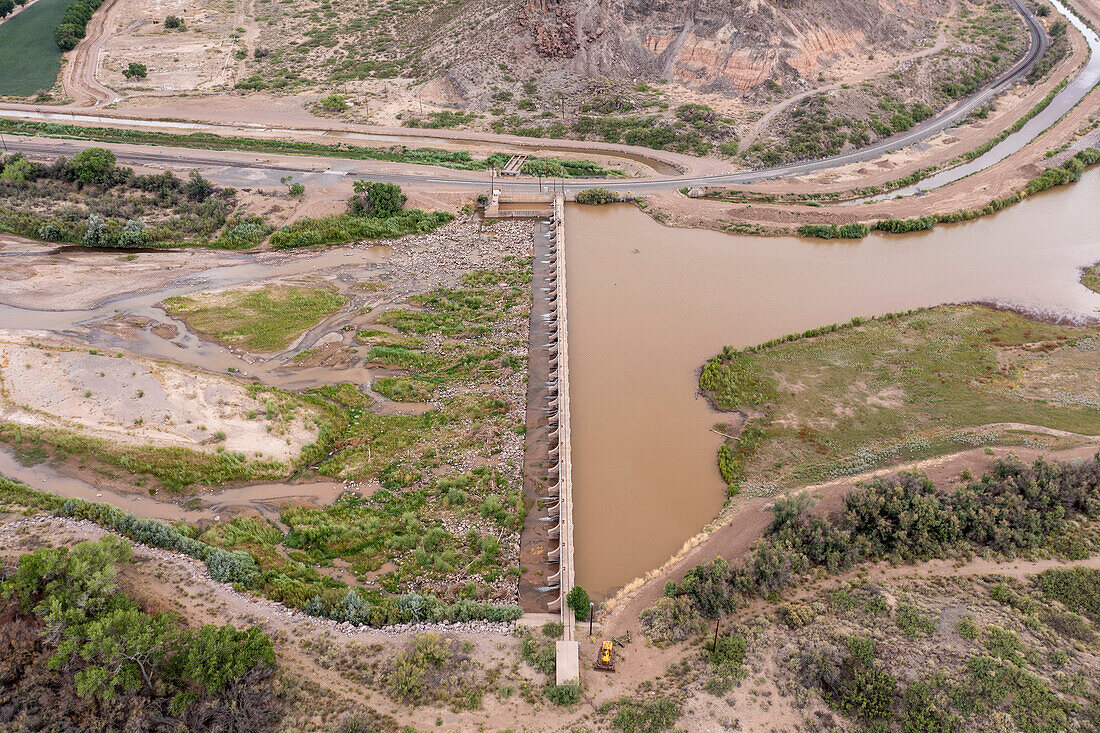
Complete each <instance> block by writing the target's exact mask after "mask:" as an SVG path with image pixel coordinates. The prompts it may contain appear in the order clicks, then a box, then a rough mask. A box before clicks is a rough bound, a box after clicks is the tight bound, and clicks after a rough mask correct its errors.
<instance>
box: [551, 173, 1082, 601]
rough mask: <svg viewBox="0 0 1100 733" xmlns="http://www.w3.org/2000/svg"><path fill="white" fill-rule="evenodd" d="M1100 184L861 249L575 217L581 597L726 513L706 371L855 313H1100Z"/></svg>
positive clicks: (640, 569)
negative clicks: (1095, 277) (701, 387)
mask: <svg viewBox="0 0 1100 733" xmlns="http://www.w3.org/2000/svg"><path fill="white" fill-rule="evenodd" d="M1098 211H1100V173H1098V172H1091V173H1088V174H1086V176H1085V177H1084V178H1083V179H1082V180H1081V181H1080V182H1079V183H1077V184H1076V185H1073V186H1070V187H1066V188H1059V189H1057V190H1056V191H1051V192H1048V193H1046V194H1042V195H1039V196H1035V197H1030V198H1028V199H1027V200H1025V201H1024V202H1022V203H1020V204H1018V205H1016V206H1013V207H1010V208H1009V209H1007V210H1005V211H1002V212H1001V213H999V214H997V215H996V216H992V217H985V218H982V219H978V220H976V221H973V222H970V223H966V224H955V225H950V226H939V227H936V229H934V230H932V231H928V232H921V233H914V234H907V235H894V236H878V235H875V236H869V237H867V238H866V239H863V240H860V241H839V240H828V241H825V240H811V239H797V238H789V237H785V238H770V239H769V238H760V237H742V236H731V235H727V234H722V233H718V232H707V231H693V230H684V229H670V228H666V227H663V226H660V225H659V224H657V223H655V222H654V221H653V220H652V219H650V218H649V217H648V216H646V215H645V214H643V213H642V212H640V211H638V210H637V209H635V208H633V207H629V206H625V205H624V206H614V207H585V206H576V205H574V206H571V207H570V209H569V212H568V214H567V216H566V220H567V227H568V231H569V242H570V247H569V248H568V255H567V257H568V267H569V281H568V282H569V337H570V379H571V385H570V387H571V403H572V405H573V411H572V416H573V417H572V425H573V432H572V435H573V484H574V491H573V496H574V541H575V545H576V551H577V570H576V572H577V582H578V583H579V584H580V585H583V586H584V587H585V588H586V589H588V590H589V591H590V592H592V593H593V595H595V596H596V597H599V598H606V597H608V596H609V595H611V594H613V592H614V590H615V589H617V588H619V587H621V586H622V585H624V584H625V583H627V582H629V581H630V580H632V579H633V578H635V577H637V576H640V575H643V574H644V573H645V572H646V571H648V570H649V569H651V568H654V567H657V566H659V565H661V564H662V563H663V562H664V561H665V560H667V559H668V558H669V557H670V556H672V555H673V554H674V553H676V552H677V550H679V549H680V547H681V546H682V544H683V542H684V541H685V540H686V539H688V538H689V537H691V536H692V535H693V534H695V533H696V532H698V531H699V530H701V529H702V528H703V527H704V526H705V525H706V524H707V523H708V522H709V521H710V520H711V519H713V518H714V516H715V515H716V514H717V513H718V511H719V510H720V509H721V507H722V504H723V501H724V498H725V486H724V484H723V483H722V481H721V479H720V477H719V475H718V470H717V466H716V451H717V448H718V445H719V443H720V440H721V439H720V438H719V436H718V435H716V434H714V433H712V432H710V428H711V427H712V426H713V425H714V423H716V422H719V421H721V417H720V416H719V415H717V414H716V413H714V412H712V411H711V410H710V409H709V408H708V406H707V404H706V403H705V402H704V401H703V399H702V398H700V397H698V396H697V390H696V377H697V374H698V369H699V368H700V367H701V366H702V364H703V363H704V362H705V361H706V360H707V359H709V358H710V357H711V356H713V355H714V354H715V353H717V352H718V351H719V350H721V348H722V347H723V346H724V345H727V344H730V345H733V346H737V347H741V346H746V345H750V344H754V343H760V342H762V341H767V340H768V339H771V338H774V337H776V336H781V335H783V334H787V333H791V332H796V331H803V330H805V329H807V328H812V327H815V326H820V325H824V324H828V323H834V322H841V321H847V320H849V319H851V318H852V317H853V316H857V315H858V316H869V315H874V314H878V313H884V312H891V311H901V310H907V309H910V308H915V307H919V306H930V305H937V304H941V303H951V302H963V301H979V300H980V301H990V302H997V303H1003V304H1012V305H1016V306H1021V307H1025V308H1030V309H1034V310H1039V311H1050V312H1055V313H1062V314H1073V315H1075V316H1079V317H1097V316H1098V315H1100V295H1097V294H1096V293H1093V292H1091V291H1090V290H1088V289H1086V288H1085V287H1084V286H1082V285H1081V284H1080V283H1079V282H1078V279H1079V277H1080V268H1081V267H1082V266H1084V265H1088V264H1091V263H1093V262H1095V261H1097V260H1100V215H1098V214H1097V212H1098Z"/></svg>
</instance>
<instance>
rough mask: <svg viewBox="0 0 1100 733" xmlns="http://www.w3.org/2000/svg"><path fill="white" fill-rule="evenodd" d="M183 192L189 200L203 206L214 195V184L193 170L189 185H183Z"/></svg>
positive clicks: (188, 180) (188, 181)
mask: <svg viewBox="0 0 1100 733" xmlns="http://www.w3.org/2000/svg"><path fill="white" fill-rule="evenodd" d="M183 192H184V194H186V196H187V198H189V199H191V200H192V201H197V202H199V203H200V204H201V203H202V202H203V201H206V199H208V198H210V196H211V195H212V194H213V193H214V184H213V183H211V182H210V181H208V180H206V179H205V178H203V177H202V176H201V175H199V172H198V171H197V170H192V171H191V174H190V176H189V177H188V179H187V183H185V184H184V185H183Z"/></svg>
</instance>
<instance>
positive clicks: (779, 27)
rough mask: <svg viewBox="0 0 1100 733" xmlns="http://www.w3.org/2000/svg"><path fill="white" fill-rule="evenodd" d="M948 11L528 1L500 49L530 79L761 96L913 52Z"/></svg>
mask: <svg viewBox="0 0 1100 733" xmlns="http://www.w3.org/2000/svg"><path fill="white" fill-rule="evenodd" d="M947 9H948V0H909V1H906V0H519V2H517V3H516V4H515V5H514V6H512V8H508V7H507V2H505V3H504V4H502V5H498V6H497V8H496V11H497V13H498V21H503V23H504V24H505V26H506V32H504V33H502V34H501V35H500V36H499V37H498V41H499V47H498V48H499V50H500V52H501V54H502V56H504V57H506V58H507V59H509V61H510V62H512V63H514V64H516V65H517V67H518V68H519V69H520V70H528V69H547V68H549V69H555V70H560V71H563V72H568V73H570V74H574V75H577V76H579V77H593V76H607V77H622V78H631V79H642V80H645V79H651V80H652V79H657V78H664V79H668V80H672V81H676V82H678V83H680V84H684V85H686V86H689V87H692V88H699V89H702V90H705V91H718V92H723V91H724V92H727V93H730V94H736V95H751V94H753V93H754V92H755V91H757V90H759V89H760V88H761V86H762V85H764V84H766V83H767V82H769V81H772V82H775V83H777V84H780V85H781V86H787V85H788V84H789V83H790V82H792V81H796V82H797V81H798V80H800V79H805V80H809V79H813V78H816V76H817V75H818V74H819V73H821V72H822V71H823V70H825V69H828V68H829V67H830V66H832V65H833V64H835V63H837V62H838V61H840V60H843V59H846V58H857V57H861V56H863V57H866V56H867V55H869V54H882V53H886V54H892V53H903V52H905V51H907V50H910V49H911V48H913V47H914V46H915V45H916V43H917V42H918V41H919V40H920V39H923V38H926V37H928V36H930V35H931V34H932V33H934V32H935V26H936V19H937V18H940V17H942V16H944V15H945V14H946V12H947ZM458 63H459V65H461V64H462V62H461V61H459V62H458ZM453 75H454V76H455V77H456V81H457V79H458V78H459V77H462V76H466V75H465V74H462V73H461V71H460V70H458V69H456V70H455V73H454V74H453ZM458 85H459V86H463V84H462V83H461V82H459V83H458Z"/></svg>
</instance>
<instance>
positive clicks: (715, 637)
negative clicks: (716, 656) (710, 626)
mask: <svg viewBox="0 0 1100 733" xmlns="http://www.w3.org/2000/svg"><path fill="white" fill-rule="evenodd" d="M720 623H722V619H720V618H719V619H715V620H714V645H713V646H712V647H711V648H710V650H711V651H712V652H716V651H718V624H720Z"/></svg>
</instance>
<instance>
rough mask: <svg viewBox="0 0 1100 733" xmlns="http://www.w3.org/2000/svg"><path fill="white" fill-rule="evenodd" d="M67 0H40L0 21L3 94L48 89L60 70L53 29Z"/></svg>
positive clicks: (0, 88)
mask: <svg viewBox="0 0 1100 733" xmlns="http://www.w3.org/2000/svg"><path fill="white" fill-rule="evenodd" d="M68 4H69V2H68V0H38V1H37V2H36V3H35V4H34V5H32V6H31V7H29V8H26V9H25V10H23V11H22V12H20V13H19V15H17V16H15V17H13V18H10V19H9V20H7V21H5V22H4V23H0V94H4V95H12V96H16V97H27V96H30V95H32V94H34V93H35V92H40V91H41V92H45V91H49V90H50V88H51V87H52V86H53V85H54V84H55V83H56V82H57V74H58V72H59V71H61V51H59V50H58V48H57V44H56V43H55V42H54V37H53V29H54V26H56V25H57V24H58V23H60V22H61V18H62V16H64V15H65V7H66V6H67V5H68Z"/></svg>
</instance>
